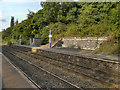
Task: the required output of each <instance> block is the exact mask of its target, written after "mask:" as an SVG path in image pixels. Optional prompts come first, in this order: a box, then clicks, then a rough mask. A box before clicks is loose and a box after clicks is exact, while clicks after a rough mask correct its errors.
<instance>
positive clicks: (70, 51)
mask: <svg viewBox="0 0 120 90" xmlns="http://www.w3.org/2000/svg"><path fill="white" fill-rule="evenodd" d="M42 49H44V50H49V51H53V52H61V53H67V54H73V55H78V56H85V57H90V58H99V59H106V60H115V61H116V60H117V61H120V57H119V59H118V56H113V55H102V54H94V53H93V52H92V51H90V50H79V49H69V48H51V49H50V48H42Z"/></svg>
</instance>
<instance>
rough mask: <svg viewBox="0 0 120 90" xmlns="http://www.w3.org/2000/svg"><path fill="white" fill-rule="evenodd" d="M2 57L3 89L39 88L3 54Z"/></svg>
mask: <svg viewBox="0 0 120 90" xmlns="http://www.w3.org/2000/svg"><path fill="white" fill-rule="evenodd" d="M0 56H1V57H2V82H3V83H2V88H5V89H7V88H9V89H10V88H13V89H14V88H19V89H32V90H34V89H36V88H37V87H36V86H35V85H34V84H33V83H32V82H31V81H30V80H29V79H28V78H27V77H26V76H25V75H24V74H23V73H22V72H21V71H20V70H19V69H18V68H16V67H15V66H14V65H13V64H12V63H11V62H10V61H9V59H8V58H7V57H6V56H4V55H3V54H1V55H0Z"/></svg>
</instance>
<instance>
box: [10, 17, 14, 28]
mask: <svg viewBox="0 0 120 90" xmlns="http://www.w3.org/2000/svg"><path fill="white" fill-rule="evenodd" d="M13 26H14V17H13V16H11V22H10V27H13Z"/></svg>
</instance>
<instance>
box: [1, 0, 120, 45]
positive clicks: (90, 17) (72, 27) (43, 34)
mask: <svg viewBox="0 0 120 90" xmlns="http://www.w3.org/2000/svg"><path fill="white" fill-rule="evenodd" d="M41 6H42V7H43V9H41V10H39V11H38V12H37V13H33V12H31V11H30V12H29V14H27V17H28V19H26V20H24V21H22V22H21V23H19V24H17V25H15V26H11V27H9V28H7V29H5V30H4V31H3V32H2V38H3V41H4V42H8V41H11V42H12V43H14V42H18V41H19V38H18V37H19V36H20V35H21V37H22V44H29V38H33V37H40V38H42V44H46V43H48V34H49V28H47V27H46V26H49V27H50V28H51V31H52V35H53V37H52V40H54V41H55V40H58V39H59V38H60V37H63V36H79V37H87V36H93V37H94V36H97V37H99V36H107V37H112V40H111V41H112V42H113V44H114V43H115V44H118V38H119V37H120V29H119V28H120V21H119V20H120V19H119V12H118V9H119V6H120V2H90V3H88V2H87V3H86V2H62V3H59V2H42V3H41ZM113 40H114V41H113ZM111 46H112V45H111Z"/></svg>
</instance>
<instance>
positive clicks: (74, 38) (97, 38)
mask: <svg viewBox="0 0 120 90" xmlns="http://www.w3.org/2000/svg"><path fill="white" fill-rule="evenodd" d="M62 40H107V37H87V38H81V37H71V38H63V39H62Z"/></svg>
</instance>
